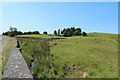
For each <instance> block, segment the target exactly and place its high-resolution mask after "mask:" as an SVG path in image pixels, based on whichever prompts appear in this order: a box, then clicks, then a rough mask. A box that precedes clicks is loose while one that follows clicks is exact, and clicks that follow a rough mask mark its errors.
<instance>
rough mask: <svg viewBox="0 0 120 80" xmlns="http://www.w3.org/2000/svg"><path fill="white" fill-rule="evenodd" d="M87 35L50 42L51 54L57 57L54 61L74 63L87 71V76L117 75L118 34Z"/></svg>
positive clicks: (114, 76) (112, 76)
mask: <svg viewBox="0 0 120 80" xmlns="http://www.w3.org/2000/svg"><path fill="white" fill-rule="evenodd" d="M88 35H90V36H87V37H82V36H80V37H79V36H77V37H76V36H74V37H71V38H69V39H64V40H54V41H52V42H50V45H51V54H53V55H54V56H58V57H59V58H57V59H56V60H55V61H56V63H59V64H61V65H63V64H64V63H66V62H68V63H69V64H68V65H71V64H75V65H77V66H78V67H79V68H81V69H83V70H85V71H87V72H88V78H116V77H118V42H117V37H118V36H117V35H116V34H105V33H90V34H88ZM75 75H77V74H75ZM71 76H73V75H71ZM69 77H70V76H69ZM74 77H77V76H74Z"/></svg>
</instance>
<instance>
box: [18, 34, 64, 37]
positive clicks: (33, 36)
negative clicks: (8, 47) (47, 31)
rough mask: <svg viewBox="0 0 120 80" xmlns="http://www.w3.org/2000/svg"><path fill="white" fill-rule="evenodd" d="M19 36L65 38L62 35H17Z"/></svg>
mask: <svg viewBox="0 0 120 80" xmlns="http://www.w3.org/2000/svg"><path fill="white" fill-rule="evenodd" d="M17 37H37V38H65V37H60V36H50V35H42V34H39V35H17Z"/></svg>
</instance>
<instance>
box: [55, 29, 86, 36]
mask: <svg viewBox="0 0 120 80" xmlns="http://www.w3.org/2000/svg"><path fill="white" fill-rule="evenodd" d="M58 31H60V29H58ZM54 33H55V32H54ZM61 34H63V35H64V37H71V36H73V35H81V28H75V27H71V28H67V29H65V28H64V29H63V30H61ZM83 36H84V35H83Z"/></svg>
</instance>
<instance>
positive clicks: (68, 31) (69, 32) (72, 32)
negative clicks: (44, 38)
mask: <svg viewBox="0 0 120 80" xmlns="http://www.w3.org/2000/svg"><path fill="white" fill-rule="evenodd" d="M30 34H40V32H39V31H28V32H21V31H18V30H17V28H15V27H10V29H9V31H7V32H3V34H2V35H7V36H10V37H14V36H16V35H30ZM43 34H45V35H48V33H47V31H44V32H43ZM54 35H56V36H64V37H71V36H78V35H82V36H87V33H86V32H84V31H83V32H82V30H81V28H75V27H71V28H64V29H63V30H60V29H58V30H54Z"/></svg>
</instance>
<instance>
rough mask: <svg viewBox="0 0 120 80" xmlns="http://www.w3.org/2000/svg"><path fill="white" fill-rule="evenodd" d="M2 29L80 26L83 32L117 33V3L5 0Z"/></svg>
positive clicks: (48, 29)
mask: <svg viewBox="0 0 120 80" xmlns="http://www.w3.org/2000/svg"><path fill="white" fill-rule="evenodd" d="M1 7H2V10H1V13H2V25H0V26H1V27H2V30H1V31H0V34H1V33H2V32H5V31H8V30H9V27H10V26H11V27H17V29H18V30H20V31H23V32H24V31H35V30H37V31H40V33H43V31H48V33H53V31H54V30H56V29H59V28H60V29H63V28H68V27H72V26H74V27H76V28H77V27H80V28H81V29H82V31H85V32H88V33H89V32H102V33H118V3H117V2H7V3H2V6H1Z"/></svg>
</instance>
